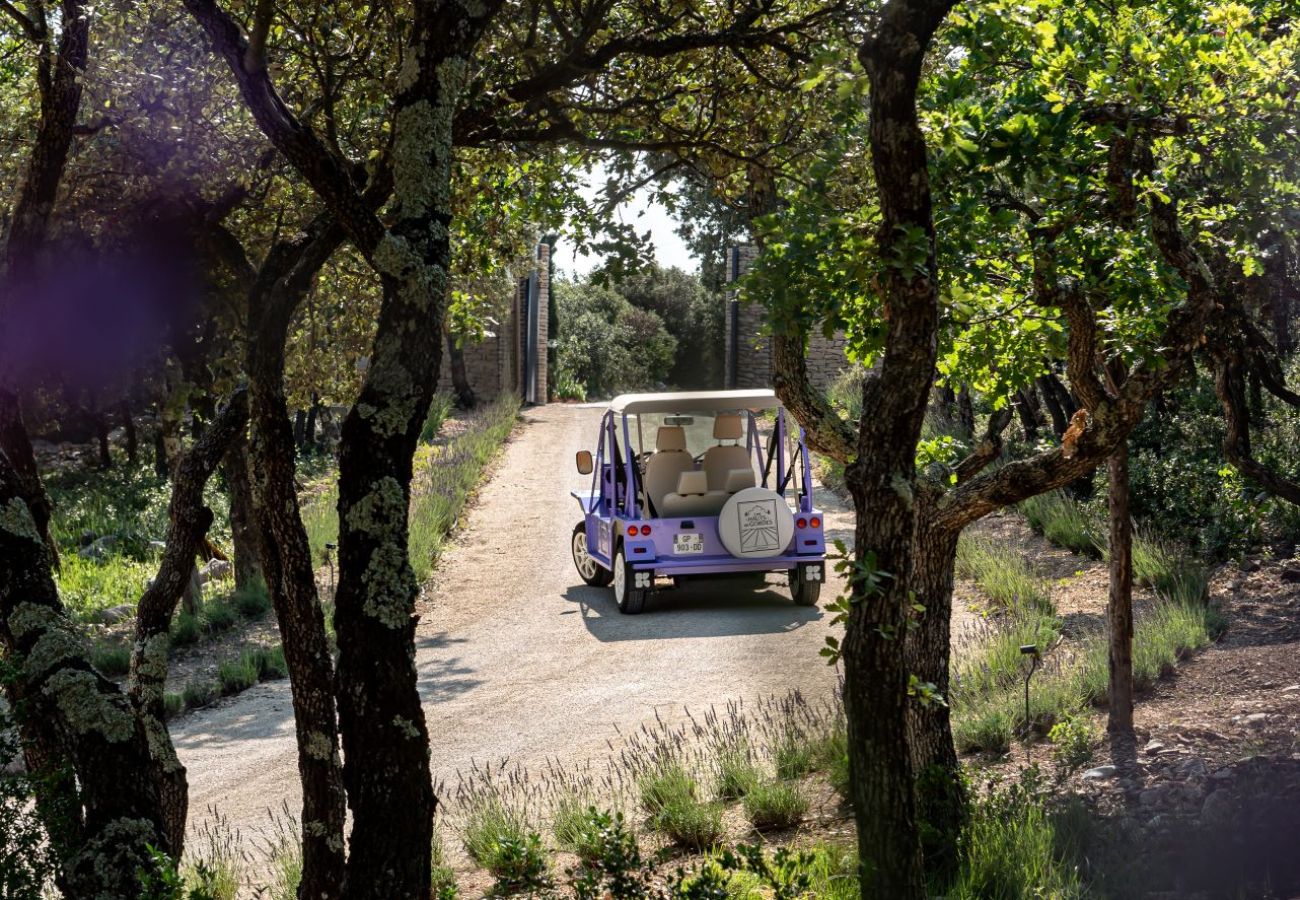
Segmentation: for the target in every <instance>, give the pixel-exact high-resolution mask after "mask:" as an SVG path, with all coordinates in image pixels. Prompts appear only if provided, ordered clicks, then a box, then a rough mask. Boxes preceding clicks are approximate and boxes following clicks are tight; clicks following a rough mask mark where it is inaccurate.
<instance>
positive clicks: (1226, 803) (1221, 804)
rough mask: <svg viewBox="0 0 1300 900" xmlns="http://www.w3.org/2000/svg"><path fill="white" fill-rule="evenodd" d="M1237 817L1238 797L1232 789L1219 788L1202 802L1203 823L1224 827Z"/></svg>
mask: <svg viewBox="0 0 1300 900" xmlns="http://www.w3.org/2000/svg"><path fill="white" fill-rule="evenodd" d="M1236 819H1237V798H1236V797H1234V796H1233V794H1232V792H1231V791H1228V790H1217V791H1214V792H1213V793H1211V794H1210V795H1209V796H1208V797H1206V798H1205V802H1203V803H1202V804H1201V824H1202V825H1204V826H1206V827H1211V828H1212V827H1215V826H1218V827H1223V826H1225V825H1229V824H1231V823H1233V822H1234V821H1235V820H1236Z"/></svg>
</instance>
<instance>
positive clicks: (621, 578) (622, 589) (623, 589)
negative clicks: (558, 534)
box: [552, 545, 627, 603]
mask: <svg viewBox="0 0 1300 900" xmlns="http://www.w3.org/2000/svg"><path fill="white" fill-rule="evenodd" d="M552 546H554V545H552ZM625 568H626V567H625V566H624V565H623V554H622V552H621V551H620V552H619V554H618V556H616V557H614V599H615V600H617V601H618V602H619V603H622V602H623V598H624V597H625V596H626V595H627V573H626V572H625V571H624V569H625Z"/></svg>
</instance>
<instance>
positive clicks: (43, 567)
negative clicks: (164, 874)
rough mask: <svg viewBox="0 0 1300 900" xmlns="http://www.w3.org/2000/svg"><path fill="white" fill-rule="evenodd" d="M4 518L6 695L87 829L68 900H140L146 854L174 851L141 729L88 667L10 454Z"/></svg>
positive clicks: (71, 860)
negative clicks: (66, 774) (71, 794)
mask: <svg viewBox="0 0 1300 900" xmlns="http://www.w3.org/2000/svg"><path fill="white" fill-rule="evenodd" d="M0 511H2V513H0V648H3V651H4V654H5V655H6V656H7V657H8V658H9V660H11V661H12V662H14V663H16V664H17V666H16V673H17V675H16V677H14V678H12V679H6V683H5V690H6V693H7V695H8V697H9V699H10V701H11V702H12V703H13V705H14V708H15V709H17V710H18V711H19V729H20V731H21V732H22V733H23V736H24V740H25V741H26V740H27V739H28V738H29V737H30V738H34V739H35V740H36V741H37V742H42V743H45V742H49V741H53V742H55V744H54V747H52V748H51V747H49V744H48V743H45V746H46V748H47V750H52V752H53V754H54V755H55V759H56V761H57V760H66V761H67V762H69V763H70V764H71V766H72V770H73V774H75V776H76V789H75V790H76V795H77V809H75V810H74V811H73V816H74V818H76V819H77V820H78V821H79V822H80V823H81V827H80V828H79V829H78V831H79V834H78V837H79V840H78V842H77V844H76V845H75V846H74V847H71V848H68V853H67V855H65V856H64V857H63V858H62V859H61V867H62V870H63V879H64V883H65V885H66V888H67V890H66V893H67V895H68V896H71V897H105V898H123V900H125V898H133V897H138V896H140V887H139V884H138V881H137V875H138V872H139V871H140V870H141V869H142V868H144V867H146V866H149V865H151V860H150V854H149V847H150V846H153V847H157V848H159V849H161V850H163V851H164V852H168V851H170V850H171V846H170V843H169V841H168V839H167V834H166V831H165V828H164V825H163V816H162V814H161V811H160V808H159V803H158V793H157V789H156V786H155V781H154V777H153V770H152V765H151V759H150V755H149V745H148V739H147V737H146V734H145V730H144V727H143V726H142V724H141V723H140V722H139V721H138V720H137V719H136V717H135V715H134V713H133V711H132V709H131V704H130V702H129V701H128V700H127V698H126V697H125V696H124V695H123V694H122V692H121V691H120V690H119V689H118V687H117V685H115V684H113V683H112V682H111V681H108V680H107V679H106V678H104V677H103V676H102V675H100V674H99V673H98V672H96V671H95V670H94V668H93V667H92V666H91V665H90V662H89V660H88V658H87V657H88V648H87V647H86V644H85V640H84V639H83V638H82V637H81V636H80V635H79V634H78V633H77V630H76V628H75V627H74V626H73V625H72V623H71V622H70V621H69V620H68V618H67V616H66V614H65V613H64V609H63V604H62V603H60V602H59V596H58V590H57V588H56V587H55V585H54V579H53V578H52V576H51V573H50V568H49V563H50V560H49V556H48V555H47V554H46V551H45V544H44V542H43V541H42V538H41V535H40V534H39V532H38V531H37V528H36V523H35V521H34V520H33V519H32V516H31V514H30V513H29V511H28V509H27V505H26V504H25V503H24V502H23V500H22V496H21V488H20V486H19V476H18V474H17V472H16V471H15V470H14V468H13V467H12V466H11V465H10V464H9V461H8V459H7V458H6V457H5V456H4V455H0ZM38 790H45V787H44V786H43V785H42V786H41V787H39V788H38ZM66 791H67V785H66V783H65V785H64V793H65V794H66Z"/></svg>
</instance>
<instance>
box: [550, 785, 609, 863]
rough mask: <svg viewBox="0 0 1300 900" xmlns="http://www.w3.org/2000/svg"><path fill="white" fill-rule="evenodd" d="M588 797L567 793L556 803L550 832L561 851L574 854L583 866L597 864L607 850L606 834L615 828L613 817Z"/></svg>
mask: <svg viewBox="0 0 1300 900" xmlns="http://www.w3.org/2000/svg"><path fill="white" fill-rule="evenodd" d="M586 801H587V797H586V796H585V795H579V794H577V793H573V792H568V793H566V794H565V795H564V796H562V797H561V798H560V799H559V800H558V801H557V802H556V804H555V811H554V818H553V822H552V826H551V830H552V831H553V833H554V834H555V840H556V843H557V844H558V845H559V847H560V849H562V850H567V851H569V852H570V853H573V854H575V855H576V856H577V857H578V859H580V860H582V862H583V863H584V864H587V865H594V864H595V863H596V862H597V860H599V858H600V855H601V853H602V852H603V851H604V849H605V843H604V842H605V840H606V837H607V835H606V832H607V831H608V830H609V829H610V828H611V827H612V825H613V822H612V820H611V819H610V814H609V813H606V812H600V811H599V810H597V809H596V807H595V806H592V805H590V804H588V803H587V802H586Z"/></svg>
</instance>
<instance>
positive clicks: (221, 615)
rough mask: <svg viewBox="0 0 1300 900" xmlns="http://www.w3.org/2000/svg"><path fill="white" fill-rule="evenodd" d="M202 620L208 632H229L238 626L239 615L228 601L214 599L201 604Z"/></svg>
mask: <svg viewBox="0 0 1300 900" xmlns="http://www.w3.org/2000/svg"><path fill="white" fill-rule="evenodd" d="M202 619H203V624H204V626H205V627H206V628H207V630H208V631H211V632H220V631H229V630H230V629H231V628H234V627H235V626H236V625H237V624H239V613H238V611H237V610H236V608H235V606H234V604H232V603H231V602H229V601H228V600H225V599H223V598H215V599H212V600H209V601H207V602H206V603H204V604H203V613H202Z"/></svg>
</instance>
